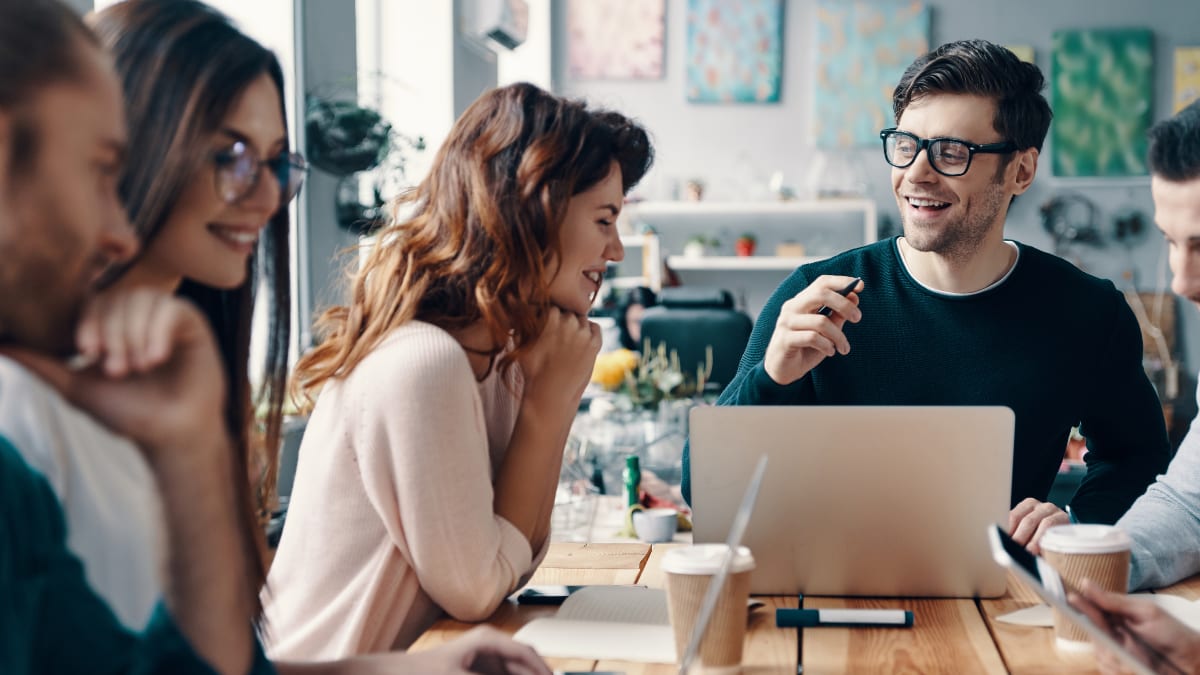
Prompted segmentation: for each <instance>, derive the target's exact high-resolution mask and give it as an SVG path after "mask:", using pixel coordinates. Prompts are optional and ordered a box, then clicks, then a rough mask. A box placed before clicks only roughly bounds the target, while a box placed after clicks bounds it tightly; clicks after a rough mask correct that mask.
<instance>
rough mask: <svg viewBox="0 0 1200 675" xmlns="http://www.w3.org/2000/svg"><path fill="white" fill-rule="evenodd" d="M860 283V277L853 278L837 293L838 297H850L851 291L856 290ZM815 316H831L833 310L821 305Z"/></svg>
mask: <svg viewBox="0 0 1200 675" xmlns="http://www.w3.org/2000/svg"><path fill="white" fill-rule="evenodd" d="M861 281H862V277H854V281H851V282H850V283H849V284H848V285H847V286H846V287H845V288H843V289H842V290H840V291H838V295H840V296H842V297H843V298H844V297H846V296H847V295H850V292H851V291H853V290H854V289H855V288H858V284H859V282H861ZM817 314H820V315H821V316H829V315H830V314H833V308H832V307H829V306H828V305H821V309H818V310H817Z"/></svg>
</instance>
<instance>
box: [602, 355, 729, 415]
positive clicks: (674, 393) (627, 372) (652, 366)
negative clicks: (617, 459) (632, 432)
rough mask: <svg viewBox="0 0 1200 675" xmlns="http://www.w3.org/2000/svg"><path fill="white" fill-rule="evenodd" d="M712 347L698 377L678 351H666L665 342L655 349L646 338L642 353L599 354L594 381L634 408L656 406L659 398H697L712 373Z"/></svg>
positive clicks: (698, 369) (698, 370)
mask: <svg viewBox="0 0 1200 675" xmlns="http://www.w3.org/2000/svg"><path fill="white" fill-rule="evenodd" d="M712 360H713V355H712V347H711V346H710V347H708V348H706V349H705V350H704V363H702V364H699V365H697V367H696V374H695V377H692V376H691V374H690V373H688V374H685V373H684V372H683V368H682V367H681V366H680V364H679V354H678V353H677V352H676V351H675V350H670V351H669V352H668V351H667V345H666V343H665V342H664V343H659V345H658V348H657V349H655V348H652V347H651V346H650V342H649V341H646V343H645V345H644V347H643V350H642V353H641V354H640V355H639V354H638V353H637V352H634V351H630V350H628V349H618V350H616V351H613V352H609V353H607V354H601V355H600V356H598V357H596V365H595V366H594V367H593V368H592V382H595V383H597V384H599V385H601V386H602V387H604V388H605V389H607V390H609V391H615V392H617V393H618V394H622V395H623V396H624V398H625V399H626V400H628V402H629V403H630V404H631V407H634V408H647V409H649V408H655V407H657V406H658V403H659V401H663V400H674V399H683V398H691V397H694V396H696V395H698V394H700V393H702V392H703V391H704V385H705V384H707V382H708V378H709V377H710V376H711V375H712Z"/></svg>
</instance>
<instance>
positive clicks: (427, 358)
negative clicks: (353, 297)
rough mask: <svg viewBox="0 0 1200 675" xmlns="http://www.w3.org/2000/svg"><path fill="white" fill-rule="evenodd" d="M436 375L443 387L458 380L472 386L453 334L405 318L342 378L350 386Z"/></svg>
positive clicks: (392, 383) (389, 384)
mask: <svg viewBox="0 0 1200 675" xmlns="http://www.w3.org/2000/svg"><path fill="white" fill-rule="evenodd" d="M433 378H436V380H437V381H438V382H440V383H441V384H442V385H443V386H444V385H446V384H449V383H451V382H454V381H458V380H461V381H463V382H464V383H465V384H468V385H469V386H474V383H475V377H474V374H473V373H472V371H471V364H470V362H469V361H468V360H467V355H466V352H464V351H463V349H462V346H461V345H460V344H459V343H458V340H455V339H454V336H452V335H450V333H448V332H446V331H445V330H443V329H442V328H439V327H437V326H435V325H433V324H430V323H426V322H424V321H415V320H414V321H409V322H407V323H405V324H404V325H402V326H399V327H397V328H395V329H393V330H392V331H391V332H390V333H388V334H387V335H386V336H384V337H383V339H382V340H380V341H379V344H378V345H376V346H375V348H374V349H372V350H371V352H370V353H369V354H367V355H366V356H365V357H364V358H363V360H362V361H360V362H359V363H358V365H357V366H356V367H355V368H354V371H353V372H351V373H350V374H349V375H348V376H347V377H346V378H345V379H346V385H347V386H350V387H358V386H366V387H371V386H372V383H380V384H382V385H384V386H387V387H391V388H394V387H395V386H396V385H397V383H401V382H410V383H419V382H427V381H430V380H431V379H433Z"/></svg>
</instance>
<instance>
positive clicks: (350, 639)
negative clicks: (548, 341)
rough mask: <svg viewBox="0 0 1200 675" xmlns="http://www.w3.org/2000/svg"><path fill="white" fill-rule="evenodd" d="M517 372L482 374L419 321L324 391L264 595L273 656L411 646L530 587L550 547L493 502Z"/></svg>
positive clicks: (514, 405) (325, 655)
mask: <svg viewBox="0 0 1200 675" xmlns="http://www.w3.org/2000/svg"><path fill="white" fill-rule="evenodd" d="M512 375H513V378H512V382H511V383H509V385H508V386H506V384H505V383H504V382H502V381H501V378H500V377H499V376H498V374H497V373H495V372H493V373H492V374H491V375H490V376H489V377H488V378H487V379H485V380H484V381H483V382H477V381H476V380H475V375H474V373H473V372H472V370H471V366H470V364H469V362H468V361H467V356H466V353H465V352H464V351H463V350H462V347H461V346H460V345H459V344H458V342H457V341H456V340H455V339H454V338H453V337H452V336H451V335H450V334H449V333H447V332H445V331H443V330H442V329H440V328H437V327H435V326H433V325H431V324H428V323H423V322H420V321H410V322H409V323H407V324H405V325H404V326H401V327H400V328H397V329H396V330H395V331H393V332H392V333H391V334H390V335H388V336H387V337H386V338H384V340H383V342H381V343H380V345H379V346H377V347H376V348H375V349H373V350H372V351H371V353H370V354H368V355H367V357H366V358H364V359H363V360H362V362H360V363H359V364H358V366H357V367H356V368H355V369H354V370H353V371H352V372H351V373H350V375H349V376H347V377H346V378H344V379H335V380H330V381H329V382H327V383H326V384H325V386H324V388H323V390H322V391H321V394H320V397H319V398H318V399H317V404H316V407H315V409H314V410H313V414H312V416H311V417H310V419H309V422H308V428H307V429H306V431H305V434H304V440H303V441H302V443H301V445H300V458H299V462H298V466H297V470H296V482H295V486H294V488H293V490H292V495H291V500H290V503H289V509H288V516H287V522H286V524H285V526H284V529H283V538H282V540H281V541H280V545H279V550H278V552H277V553H276V556H275V561H274V563H273V564H272V566H271V572H270V575H269V576H268V577H267V589H266V590H265V591H264V593H263V605H264V608H265V610H266V618H267V621H268V626H269V631H270V633H269V636H268V639H267V646H268V653H269V654H270V655H271V657H272V658H277V659H280V658H282V659H300V660H311V659H331V658H340V657H344V656H348V655H351V654H361V653H367V652H378V651H385V650H391V649H397V648H401V649H402V648H405V647H407V646H408V645H409V644H411V643H412V641H413V640H415V639H416V638H417V637H418V636H420V634H421V633H422V632H424V631H425V629H427V628H428V627H429V626H430V625H432V624H433V622H434V621H435V620H437V619H438V618H439V617H440V616H442V613H443V610H444V611H445V612H446V613H449V614H450V615H451V616H453V617H455V618H457V619H460V620H464V621H482V620H483V619H485V618H487V617H488V616H489V615H490V614H491V613H492V612H493V611H495V609H496V608H497V607H498V606H499V605H500V603H501V602H502V601H503V600H504V598H505V597H507V596H508V595H509V594H510V593H512V592H513V591H514V590H515V589H517V588H519V587H520V586H522V585H523V584H524V582H525V580H526V579H527V578H528V577H529V576H530V575H531V574H532V572H533V569H534V567H535V566H536V564H537V562H538V560H539V559H540V557H541V555H544V551H545V548H543V551H542V553H541V554H540V555H539V556H538V557H537V558H535V557H534V556H533V554H532V552H531V551H530V546H529V542H528V540H527V539H526V538H525V537H524V536H523V535H522V534H521V532H520V531H519V530H518V529H517V528H516V527H515V526H513V525H512V523H510V522H508V521H507V520H505V519H504V518H501V517H500V516H498V515H496V513H495V512H494V511H493V506H492V502H493V498H494V494H493V485H492V481H493V479H494V475H495V472H496V471H497V470H498V469H499V467H500V463H501V461H502V460H503V458H504V453H505V452H506V450H507V448H508V442H509V438H510V437H511V436H512V431H513V427H514V425H515V423H516V418H517V412H518V409H519V403H520V397H521V392H522V391H523V383H522V382H523V381H522V379H521V377H520V374H519V372H518V369H517V368H514V369H513V370H512ZM509 387H511V389H510V388H509Z"/></svg>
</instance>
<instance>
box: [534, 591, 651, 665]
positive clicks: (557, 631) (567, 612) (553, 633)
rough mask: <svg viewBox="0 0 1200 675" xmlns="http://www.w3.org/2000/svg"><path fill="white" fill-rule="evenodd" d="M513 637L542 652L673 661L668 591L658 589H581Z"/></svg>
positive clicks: (648, 660) (590, 657)
mask: <svg viewBox="0 0 1200 675" xmlns="http://www.w3.org/2000/svg"><path fill="white" fill-rule="evenodd" d="M513 637H514V639H516V640H517V642H521V643H524V644H527V645H529V646H531V647H533V648H534V649H536V650H537V651H538V653H539V654H541V655H542V656H552V657H562V658H580V659H615V660H618V661H637V662H643V663H675V636H674V634H673V633H672V632H671V622H670V619H669V617H668V615H667V594H666V591H664V590H662V589H659V588H642V587H639V586H589V587H587V588H582V589H580V590H578V591H576V592H575V593H572V594H571V596H570V597H569V598H567V599H566V601H565V602H563V604H562V607H560V608H559V609H558V612H557V613H555V615H554V616H552V617H547V618H542V619H534V620H533V621H530V622H529V623H528V624H526V625H525V626H524V627H522V628H521V630H519V631H517V633H516V635H514V636H513Z"/></svg>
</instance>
